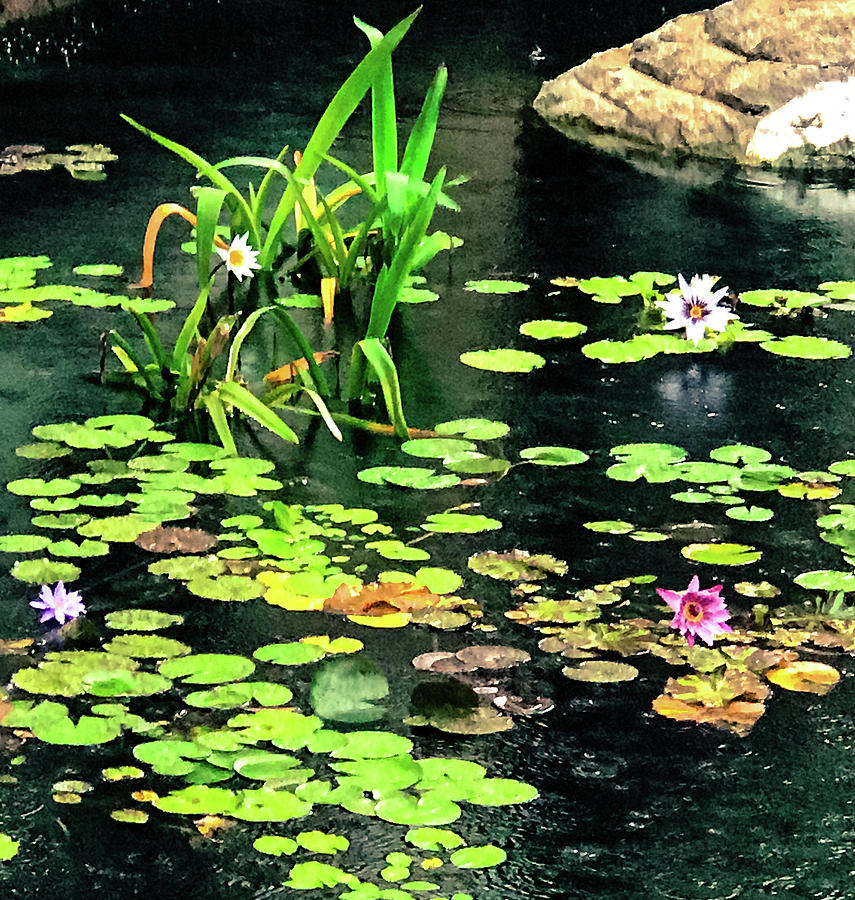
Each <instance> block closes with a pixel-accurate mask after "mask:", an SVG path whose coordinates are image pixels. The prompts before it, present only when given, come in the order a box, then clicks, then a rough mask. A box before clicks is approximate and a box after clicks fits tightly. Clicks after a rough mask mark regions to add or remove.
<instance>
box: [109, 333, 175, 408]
mask: <svg viewBox="0 0 855 900" xmlns="http://www.w3.org/2000/svg"><path fill="white" fill-rule="evenodd" d="M107 336H108V337H109V338H110V340H111V341H112V342H113V343H114V344H115V345H116V346H117V347H118V348H119V349H120V350H121V351H122V352H123V353H124V354H125V355H126V356H127V358H128V359H129V360H130V361H131V363H132V364H133V365H134V366H135V367H136V370H137V372H138V373H139V375H140V377H141V378H142V380H143V381H144V382H145V386H146V390H147V391H148V392H149V394H150V395H151V396H152V397H153V398H154V399H155V400H163V394H162V393H161V392H160V390H159V389H158V388H157V386H156V385H155V383H154V382H153V381H152V380H151V375H150V374H149V372H148V369H147V368H146V367H145V365H144V364H143V362H142V360H141V359H140V358H139V356H137V354H136V353H135V352H134V349H133V348H132V347H131V345H130V344H129V343H128V342H127V341H126V340H125V339H124V338H123V337H122V336H121V335H120V334H119V332H118V331H109V332H107ZM126 368H127V366H126Z"/></svg>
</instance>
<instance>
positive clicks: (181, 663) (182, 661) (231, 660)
mask: <svg viewBox="0 0 855 900" xmlns="http://www.w3.org/2000/svg"><path fill="white" fill-rule="evenodd" d="M157 669H158V671H159V672H160V674H161V675H165V676H166V677H167V678H181V679H183V680H184V682H185V683H187V684H220V683H222V682H224V681H238V680H240V679H242V678H246V676H247V675H250V674H251V673H252V672H253V671H255V663H254V662H252V660H250V659H247V658H246V657H245V656H236V655H234V654H229V653H196V654H193V655H192V656H182V657H178V658H177V659H168V660H166V661H165V662H162V663H161V664H160V665H159V666H158V667H157Z"/></svg>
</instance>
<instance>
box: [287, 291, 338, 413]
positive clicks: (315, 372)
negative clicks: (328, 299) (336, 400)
mask: <svg viewBox="0 0 855 900" xmlns="http://www.w3.org/2000/svg"><path fill="white" fill-rule="evenodd" d="M273 303H274V304H275V309H274V310H273V314H274V315H275V316H276V318H277V319H279V321H280V322H281V323H282V324H283V325H284V326H285V330H286V331H287V332H288V334H289V335H290V337H291V339H292V340H293V341H294V343H295V344H296V345H297V347H299V349H300V354H301V355H302V356H303V357H304V358H305V360H306V362H307V363H308V364H309V373H310V374H311V376H312V381H314V383H315V387H316V388H317V390H318V393H319V394H320V395H321V396H322V397H329V396H330V388H329V385H328V384H327V380H326V378H325V377H324V373H323V372H321V367H320V366H319V365H318V364H317V363H316V362H315V353H314V351H313V350H312V345H311V344H310V343H309V341H308V339H307V338H306V335H305V334H303V332H302V331H301V330H300V327H299V326H298V325H297V323H296V322H295V321H294V320H293V319H292V318H291V315H290V314H289V312H288V310H287V308H286V307H285V306H284V305H283V304H282V303H281V301H279V300H278V299H276V298H273Z"/></svg>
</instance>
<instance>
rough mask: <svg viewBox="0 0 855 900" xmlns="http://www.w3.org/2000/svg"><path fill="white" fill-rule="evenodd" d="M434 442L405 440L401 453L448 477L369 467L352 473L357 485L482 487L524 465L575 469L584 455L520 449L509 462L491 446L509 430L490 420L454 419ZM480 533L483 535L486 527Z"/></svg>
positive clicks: (570, 451) (440, 428)
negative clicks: (431, 463)
mask: <svg viewBox="0 0 855 900" xmlns="http://www.w3.org/2000/svg"><path fill="white" fill-rule="evenodd" d="M435 431H436V437H422V438H415V439H413V440H409V441H405V442H404V443H403V444H402V445H401V450H402V451H403V452H404V453H406V454H407V455H408V456H413V457H416V458H417V459H429V460H436V463H435V464H434V465H439V464H441V465H443V466H444V467H445V468H446V469H447V470H448V472H437V471H436V469H435V468H432V467H431V468H429V467H427V466H423V465H422V466H372V467H371V468H368V469H363V470H362V471H360V472H358V473H357V477H358V478H359V479H360V481H365V482H367V483H369V484H386V485H392V486H394V487H408V488H415V489H418V490H430V489H437V488H445V487H455V486H456V485H461V484H462V485H472V484H482V483H484V482H485V481H488V480H497V479H500V478H503V477H504V476H505V475H506V474H507V473H508V471H509V470H510V469H511V468H514V467H515V466H520V465H523V464H526V463H527V464H530V465H536V466H575V465H579V464H580V463H583V462H585V461H586V460H587V459H588V454H587V453H583V452H582V451H581V450H577V449H575V448H573V447H553V446H540V447H525V448H523V449H522V450H520V451H519V460H518V461H517V462H511V461H510V460H509V459H507V458H506V457H505V455H504V451H503V450H502V448H501V445H498V444H497V443H496V442H497V441H499V440H500V439H501V438H503V437H505V436H506V435H507V434H508V433H509V431H510V427H509V426H508V425H507V424H506V423H505V422H497V421H494V420H492V419H480V418H469V419H454V420H452V421H450V422H440V423H439V424H438V425H437V426H436V429H435ZM484 530H488V529H487V528H485V529H484Z"/></svg>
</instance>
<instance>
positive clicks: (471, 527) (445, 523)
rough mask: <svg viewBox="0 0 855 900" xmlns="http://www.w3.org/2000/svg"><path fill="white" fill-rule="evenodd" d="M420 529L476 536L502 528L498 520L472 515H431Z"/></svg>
mask: <svg viewBox="0 0 855 900" xmlns="http://www.w3.org/2000/svg"><path fill="white" fill-rule="evenodd" d="M421 527H422V528H423V529H424V530H425V531H430V532H435V533H441V534H478V533H480V532H482V531H495V530H496V529H497V528H501V527H502V523H501V522H500V521H499V520H498V519H491V518H489V517H488V516H482V515H474V514H472V513H433V514H432V515H430V516H428V517H427V519H425V521H424V524H423V525H422V526H421ZM366 546H368V545H366Z"/></svg>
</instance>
